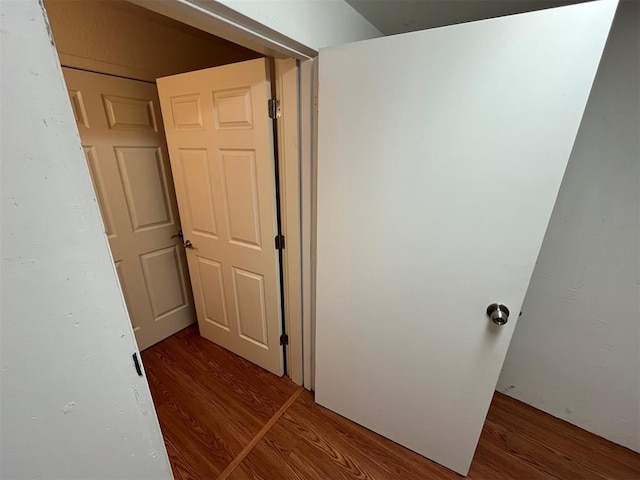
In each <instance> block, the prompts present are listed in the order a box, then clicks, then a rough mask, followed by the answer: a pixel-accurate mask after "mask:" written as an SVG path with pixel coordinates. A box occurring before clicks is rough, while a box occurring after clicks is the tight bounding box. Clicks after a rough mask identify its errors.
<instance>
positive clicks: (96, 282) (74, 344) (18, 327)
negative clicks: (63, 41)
mask: <svg viewBox="0 0 640 480" xmlns="http://www.w3.org/2000/svg"><path fill="white" fill-rule="evenodd" d="M0 12H1V17H2V28H1V29H0V30H1V37H0V42H1V44H2V56H3V58H2V85H1V86H2V88H1V92H2V93H1V94H2V116H1V128H2V143H1V147H0V148H1V158H2V184H1V188H2V305H1V343H0V347H1V355H0V358H1V374H0V385H1V389H2V390H1V399H0V400H1V416H2V444H1V449H0V478H3V479H34V478H50V479H54V478H55V479H71V478H83V479H84V478H120V479H124V478H127V479H134V478H135V479H163V478H166V479H168V478H171V477H172V476H171V469H170V466H169V462H168V457H167V454H166V451H165V447H164V444H163V441H162V437H161V433H160V428H159V425H158V421H157V417H156V414H155V410H154V406H153V403H152V401H151V395H150V392H149V388H148V385H147V381H146V378H145V377H139V376H138V375H137V374H136V372H135V370H134V365H133V361H132V354H133V353H134V352H136V351H137V348H136V344H135V341H134V337H133V332H132V331H131V327H130V324H129V319H128V318H127V312H126V309H125V305H124V301H123V298H122V295H121V293H120V289H119V287H118V282H117V277H116V272H115V270H114V266H113V263H112V260H111V256H110V252H109V246H108V244H107V240H106V237H105V234H104V227H103V225H102V220H101V218H100V213H99V211H98V206H97V203H96V199H95V196H94V192H93V188H92V186H91V180H90V177H89V172H88V170H87V166H86V163H85V159H84V155H83V152H82V150H81V148H80V141H79V137H78V132H77V129H76V126H75V122H74V119H73V115H72V112H71V108H70V104H69V100H68V98H67V92H66V89H65V86H64V83H63V80H62V73H61V71H60V66H59V65H58V63H57V57H56V55H55V50H54V48H53V45H52V42H51V39H50V37H49V35H48V34H47V27H46V23H45V16H44V14H43V10H42V8H41V6H40V5H39V3H38V2H37V1H36V0H28V1H27V0H21V1H14V2H8V1H7V2H5V1H3V2H1V3H0Z"/></svg>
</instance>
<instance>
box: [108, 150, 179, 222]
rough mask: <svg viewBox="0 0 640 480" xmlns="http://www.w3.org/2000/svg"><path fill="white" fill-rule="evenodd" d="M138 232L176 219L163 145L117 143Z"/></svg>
mask: <svg viewBox="0 0 640 480" xmlns="http://www.w3.org/2000/svg"><path fill="white" fill-rule="evenodd" d="M115 152H116V156H117V158H118V169H119V172H120V178H121V181H122V186H123V189H124V193H125V197H126V200H127V207H128V214H129V217H130V219H131V225H132V227H133V231H134V232H138V231H141V230H146V229H150V228H157V227H164V226H167V225H171V224H173V223H174V221H173V216H172V212H171V207H170V203H169V202H170V199H169V185H168V182H167V176H166V172H165V168H164V162H163V159H162V151H161V150H160V147H115Z"/></svg>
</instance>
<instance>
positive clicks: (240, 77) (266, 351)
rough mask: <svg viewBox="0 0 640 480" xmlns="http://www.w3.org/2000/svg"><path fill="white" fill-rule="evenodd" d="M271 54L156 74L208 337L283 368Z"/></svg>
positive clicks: (198, 307)
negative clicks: (269, 105) (270, 112)
mask: <svg viewBox="0 0 640 480" xmlns="http://www.w3.org/2000/svg"><path fill="white" fill-rule="evenodd" d="M267 66H268V65H267V61H266V59H263V58H260V59H257V60H251V61H248V62H241V63H235V64H232V65H225V66H221V67H214V68H209V69H206V70H200V71H196V72H190V73H185V74H181V75H174V76H171V77H165V78H160V79H158V90H159V92H160V102H161V106H162V115H163V117H164V122H165V129H166V132H167V142H168V144H169V155H170V157H171V166H172V169H173V174H174V178H175V185H176V192H177V196H178V207H179V209H180V216H181V218H182V228H183V231H184V234H185V241H187V242H189V245H190V246H191V247H190V248H188V249H187V260H188V263H189V273H190V275H191V281H192V283H193V286H194V297H195V301H196V311H197V316H198V325H199V327H200V333H201V335H202V336H203V337H205V338H207V339H209V340H211V341H213V342H215V343H217V344H218V345H221V346H222V347H224V348H226V349H228V350H231V351H232V352H234V353H237V354H238V355H240V356H242V357H244V358H246V359H247V360H250V361H251V362H254V363H256V364H257V365H260V366H261V367H263V368H265V369H267V370H269V371H271V372H273V373H275V374H277V375H282V374H283V359H282V347H281V346H280V333H281V330H282V326H281V320H280V319H281V317H280V285H279V274H278V272H279V270H278V268H279V267H278V256H277V251H276V248H275V242H274V239H275V236H276V233H277V228H276V196H275V172H274V165H275V164H274V150H273V135H272V122H271V119H270V118H269V115H268V108H267V102H268V99H269V98H271V86H270V82H269V76H268V70H267Z"/></svg>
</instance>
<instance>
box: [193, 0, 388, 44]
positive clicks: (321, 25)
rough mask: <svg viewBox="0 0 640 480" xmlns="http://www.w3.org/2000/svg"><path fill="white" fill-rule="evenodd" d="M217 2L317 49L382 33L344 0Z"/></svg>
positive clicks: (244, 0)
mask: <svg viewBox="0 0 640 480" xmlns="http://www.w3.org/2000/svg"><path fill="white" fill-rule="evenodd" d="M192 1H194V0H192ZM218 2H219V3H221V4H223V5H225V6H227V7H229V8H231V9H233V10H235V11H236V12H238V13H240V14H242V15H244V16H246V17H248V18H251V19H252V20H254V21H256V22H258V23H260V24H262V25H265V26H266V27H269V28H271V29H272V30H274V31H276V32H278V33H280V34H282V35H285V36H287V37H289V38H291V39H292V40H295V41H297V42H299V43H301V44H303V45H305V46H307V47H310V48H312V49H314V50H316V51H317V50H319V49H320V48H323V47H330V46H334V45H341V44H343V43H349V42H355V41H358V40H365V39H369V38H376V37H380V36H382V33H381V32H380V31H379V30H378V29H377V28H375V27H374V26H373V25H371V23H369V21H368V20H366V19H365V18H364V17H363V16H362V15H360V14H359V13H358V12H356V11H355V10H354V9H353V7H352V6H351V5H349V4H348V3H346V2H345V1H343V0H218ZM194 3H197V0H196V1H194Z"/></svg>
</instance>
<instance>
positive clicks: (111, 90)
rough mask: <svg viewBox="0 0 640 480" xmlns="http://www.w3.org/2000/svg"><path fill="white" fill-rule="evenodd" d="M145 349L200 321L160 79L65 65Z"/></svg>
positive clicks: (133, 318) (111, 240)
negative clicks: (181, 236) (161, 113)
mask: <svg viewBox="0 0 640 480" xmlns="http://www.w3.org/2000/svg"><path fill="white" fill-rule="evenodd" d="M64 76H65V80H66V82H67V87H68V89H69V98H70V100H71V106H72V108H73V111H74V114H75V117H76V121H77V123H78V130H79V132H80V137H81V140H82V145H83V149H84V152H85V156H86V158H87V164H88V167H89V172H90V173H91V178H92V181H93V186H94V189H95V191H96V199H97V201H98V205H99V207H100V212H101V213H102V219H103V222H104V226H105V231H106V234H107V237H108V239H109V245H110V246H111V252H112V254H113V258H114V261H115V265H116V270H117V272H118V278H119V279H120V285H121V287H122V291H123V294H124V298H125V302H126V304H127V309H128V310H129V316H130V319H131V324H132V326H133V329H134V332H135V335H136V340H137V342H138V347H139V348H140V349H141V350H142V349H144V348H147V347H149V346H151V345H153V344H154V343H156V342H159V341H160V340H162V339H164V338H166V337H168V336H169V335H172V334H173V333H175V332H177V331H179V330H181V329H182V328H184V327H186V326H187V325H189V324H191V323H193V322H194V321H195V311H194V310H195V309H194V302H193V299H192V295H191V286H190V281H189V278H188V275H187V269H186V259H185V254H184V252H183V248H182V245H181V244H180V242H177V240H176V239H172V238H171V236H172V235H174V234H175V233H176V232H177V231H178V230H179V229H180V226H179V225H180V218H179V216H178V209H177V205H176V200H175V193H174V191H173V188H172V184H173V178H172V176H171V169H170V167H169V158H168V154H167V147H166V142H165V139H164V132H163V128H162V122H161V119H160V118H158V108H159V101H158V96H157V91H156V88H155V86H154V85H152V84H148V83H145V82H138V81H135V80H126V79H122V78H116V77H110V76H108V75H100V74H96V73H89V72H83V71H79V70H74V69H69V68H65V69H64Z"/></svg>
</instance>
